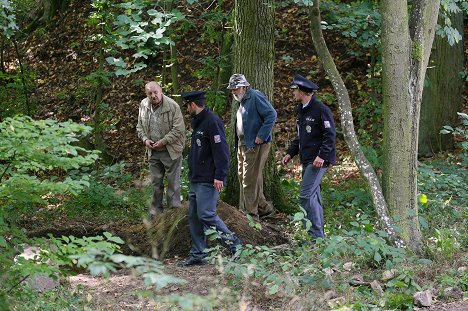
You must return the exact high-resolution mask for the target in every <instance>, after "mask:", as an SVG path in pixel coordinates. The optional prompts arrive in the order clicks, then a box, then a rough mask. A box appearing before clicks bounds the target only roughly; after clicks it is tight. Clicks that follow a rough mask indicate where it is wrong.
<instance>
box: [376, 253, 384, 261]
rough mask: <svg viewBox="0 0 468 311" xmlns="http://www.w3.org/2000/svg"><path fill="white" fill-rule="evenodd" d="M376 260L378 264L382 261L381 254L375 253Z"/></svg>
mask: <svg viewBox="0 0 468 311" xmlns="http://www.w3.org/2000/svg"><path fill="white" fill-rule="evenodd" d="M374 260H375V261H377V262H380V261H381V260H382V256H380V253H379V252H375V254H374Z"/></svg>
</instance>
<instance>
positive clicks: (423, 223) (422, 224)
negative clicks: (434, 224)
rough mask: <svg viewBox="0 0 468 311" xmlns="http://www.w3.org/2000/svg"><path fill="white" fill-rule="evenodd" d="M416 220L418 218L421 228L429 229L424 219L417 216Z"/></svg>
mask: <svg viewBox="0 0 468 311" xmlns="http://www.w3.org/2000/svg"><path fill="white" fill-rule="evenodd" d="M418 218H419V224H420V225H421V227H422V228H424V229H427V228H429V224H428V223H427V220H426V218H424V217H423V216H421V215H419V216H418Z"/></svg>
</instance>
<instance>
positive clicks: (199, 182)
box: [181, 91, 241, 266]
mask: <svg viewBox="0 0 468 311" xmlns="http://www.w3.org/2000/svg"><path fill="white" fill-rule="evenodd" d="M181 96H182V98H183V99H184V101H185V102H186V104H187V110H188V112H189V113H190V115H191V116H192V117H193V119H192V142H191V145H190V151H189V155H188V167H189V174H188V177H189V181H190V191H189V227H190V234H191V236H192V247H191V249H190V257H189V259H188V260H187V261H186V262H185V263H184V264H183V265H185V266H193V265H204V264H206V263H207V262H206V260H205V259H204V258H205V257H206V253H205V248H206V235H205V231H206V230H207V229H210V228H214V229H215V230H216V231H217V232H218V234H219V241H220V242H221V245H223V246H224V247H226V248H227V249H229V250H230V251H231V254H235V253H236V251H237V250H238V248H239V247H240V245H241V241H240V240H239V238H237V237H236V236H235V235H234V233H232V232H231V230H229V229H228V227H227V226H226V224H225V223H224V222H223V221H222V220H221V219H220V218H219V217H218V215H217V214H216V204H217V202H218V197H219V192H220V191H221V189H223V187H224V185H225V183H226V176H227V173H228V169H229V147H228V144H227V142H226V135H225V133H224V124H223V122H222V121H221V119H219V117H217V116H216V115H215V114H214V113H213V112H211V110H210V109H209V108H208V107H206V106H205V92H204V91H193V92H185V93H182V94H181Z"/></svg>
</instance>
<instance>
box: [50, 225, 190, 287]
mask: <svg viewBox="0 0 468 311" xmlns="http://www.w3.org/2000/svg"><path fill="white" fill-rule="evenodd" d="M62 239H63V240H64V241H65V242H66V244H62V242H61V241H60V240H58V242H57V244H58V245H59V249H60V251H59V256H58V258H59V259H60V258H63V257H64V255H66V257H67V258H70V259H72V260H73V263H76V265H77V266H78V267H84V268H87V269H88V270H89V272H90V273H91V275H93V276H97V275H103V276H109V275H110V273H111V272H115V271H116V270H117V269H119V268H127V269H132V270H134V271H135V273H136V274H137V275H138V276H141V277H142V278H143V280H144V283H145V285H151V286H154V287H155V289H157V290H159V289H161V288H164V287H166V286H167V285H169V284H183V283H185V281H184V280H182V279H180V278H176V277H173V276H171V275H168V274H165V273H164V270H163V265H162V264H161V263H160V262H158V261H156V260H154V259H151V258H146V257H135V256H127V255H123V254H119V253H118V250H119V249H120V246H118V245H117V244H123V243H124V242H123V241H122V240H121V239H120V238H119V237H115V236H113V235H112V234H110V233H108V232H105V233H104V237H102V236H96V237H91V238H87V237H84V238H82V239H76V238H73V237H69V238H67V237H62ZM61 245H64V246H65V247H63V246H62V247H60V246H61ZM65 263H66V261H65Z"/></svg>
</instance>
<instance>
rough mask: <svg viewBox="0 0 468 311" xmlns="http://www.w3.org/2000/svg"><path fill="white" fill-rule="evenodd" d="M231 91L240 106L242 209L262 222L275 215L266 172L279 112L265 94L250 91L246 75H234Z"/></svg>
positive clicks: (240, 206) (239, 134)
mask: <svg viewBox="0 0 468 311" xmlns="http://www.w3.org/2000/svg"><path fill="white" fill-rule="evenodd" d="M227 88H228V89H229V90H230V91H231V93H232V95H233V97H234V99H235V100H236V101H237V102H238V103H239V108H238V110H237V114H236V136H235V137H236V140H235V142H236V148H237V168H238V169H237V170H238V172H237V173H238V177H239V186H240V195H239V209H240V210H242V211H244V212H246V213H248V214H249V215H251V216H252V217H253V218H255V219H257V220H258V219H259V217H263V216H269V215H271V214H272V213H273V212H274V209H273V205H272V204H271V202H268V201H267V200H266V199H265V195H264V194H263V169H264V167H265V163H266V160H267V158H268V153H269V152H270V146H271V139H272V129H273V125H274V124H275V121H276V111H275V109H274V108H273V106H272V105H271V103H270V102H269V101H268V99H267V98H266V96H265V95H264V94H263V93H262V92H260V91H257V90H254V89H253V88H251V87H250V84H249V82H248V81H247V79H246V78H245V76H244V75H243V74H238V73H235V74H233V75H232V76H231V78H230V79H229V84H228V87H227Z"/></svg>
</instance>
